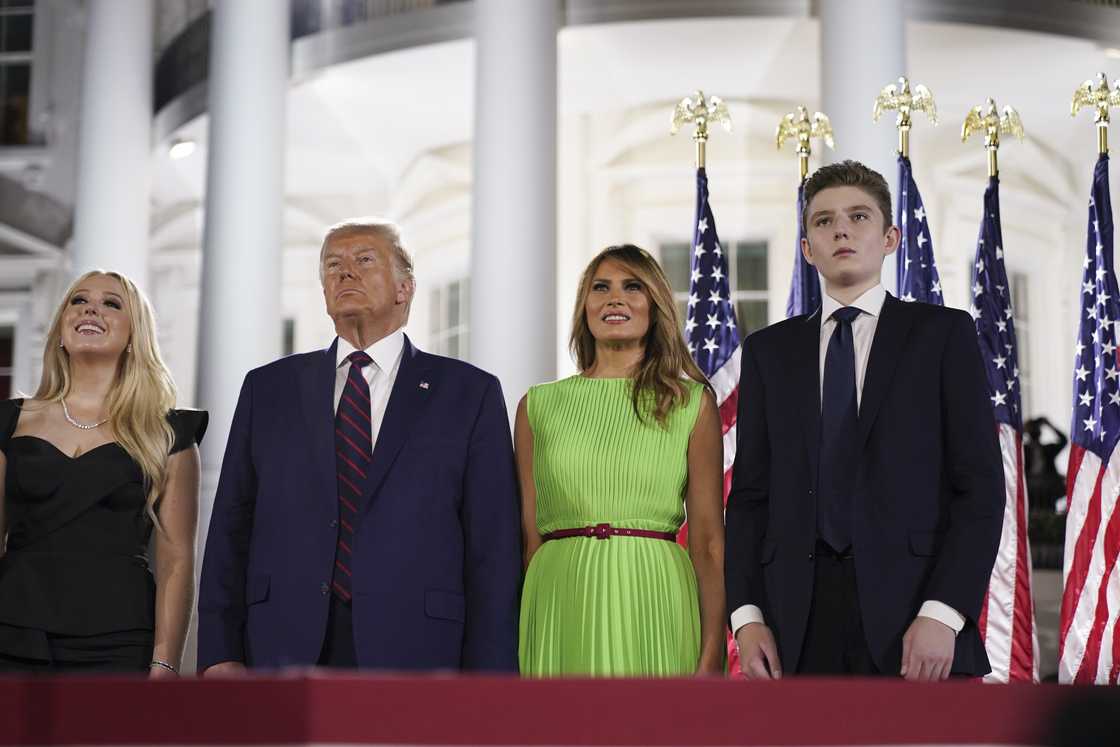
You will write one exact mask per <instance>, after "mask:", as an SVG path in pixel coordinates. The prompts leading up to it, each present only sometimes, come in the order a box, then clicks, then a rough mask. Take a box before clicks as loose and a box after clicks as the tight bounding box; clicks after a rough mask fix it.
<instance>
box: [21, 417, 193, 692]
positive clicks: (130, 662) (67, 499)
mask: <svg viewBox="0 0 1120 747" xmlns="http://www.w3.org/2000/svg"><path fill="white" fill-rule="evenodd" d="M22 404H23V400H19V399H14V400H6V401H0V451H3V452H4V456H5V458H6V460H7V468H6V476H5V482H4V508H5V514H6V519H7V525H8V544H7V552H6V553H5V555H4V556H3V557H0V671H13V670H19V671H35V670H45V671H59V670H84V671H137V672H141V671H147V669H148V666H149V663H150V661H151V654H152V640H153V638H152V637H153V630H154V627H155V582H154V580H153V578H152V572H151V569H150V568H149V563H148V541H149V539H150V538H151V533H152V522H151V520H150V519H149V517H148V515H147V512H146V495H145V492H144V484H143V474H142V472H141V470H140V466H139V465H138V464H136V462H134V461H133V460H132V458H131V457H130V456H129V455H128V453H127V452H126V451H125V450H124V449H123V448H122V447H121V446H120V445H119V444H117V443H115V442H113V443H107V444H104V445H102V446H98V447H96V448H94V449H91V450H89V451H87V452H85V453H84V454H81V455H79V456H77V457H69V456H67V455H66V454H64V453H63V452H61V451H59V450H58V448H57V447H55V446H54V445H53V444H52V443H51V442H49V441H46V440H44V439H41V438H37V437H35V436H24V435H20V436H14V437H13V435H12V434H13V433H14V432H15V429H16V423H17V422H18V421H19V415H20V410H21V407H22ZM208 418H209V416H208V415H207V413H206V412H204V411H200V410H172V411H170V412H169V413H168V414H167V419H168V422H170V423H171V427H172V429H173V431H174V433H175V444H174V446H173V447H172V449H171V453H172V454H174V453H176V452H179V451H182V450H183V449H186V448H188V447H190V446H191V445H192V444H196V443H199V442H201V441H202V436H203V434H204V433H205V432H206V425H207V422H208Z"/></svg>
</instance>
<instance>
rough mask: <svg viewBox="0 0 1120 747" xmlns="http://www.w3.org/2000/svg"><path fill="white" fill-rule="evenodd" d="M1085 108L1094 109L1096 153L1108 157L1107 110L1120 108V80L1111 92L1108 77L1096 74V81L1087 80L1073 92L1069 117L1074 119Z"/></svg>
mask: <svg viewBox="0 0 1120 747" xmlns="http://www.w3.org/2000/svg"><path fill="white" fill-rule="evenodd" d="M1085 107H1093V108H1094V109H1096V115H1095V116H1094V117H1093V122H1094V123H1095V124H1096V125H1097V152H1098V153H1099V154H1100V155H1102V156H1106V155H1108V124H1109V109H1112V108H1114V107H1120V80H1118V81H1116V83H1115V84H1114V85H1113V87H1112V90H1109V88H1108V77H1107V76H1106V75H1105V74H1104V73H1098V74H1097V77H1096V79H1092V80H1087V81H1085V82H1084V83H1082V84H1081V85H1080V86H1078V87H1077V90H1076V91H1074V92H1073V104H1072V106H1071V107H1070V112H1069V113H1070V116H1071V117H1076V116H1077V113H1078V112H1079V111H1081V109H1083V108H1085Z"/></svg>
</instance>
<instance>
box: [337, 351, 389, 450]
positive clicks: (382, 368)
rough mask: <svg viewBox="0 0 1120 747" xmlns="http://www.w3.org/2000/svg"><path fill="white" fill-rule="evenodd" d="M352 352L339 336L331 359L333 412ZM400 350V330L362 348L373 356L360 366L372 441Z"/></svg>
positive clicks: (346, 374) (384, 405)
mask: <svg viewBox="0 0 1120 747" xmlns="http://www.w3.org/2000/svg"><path fill="white" fill-rule="evenodd" d="M354 351H355V348H354V346H353V345H351V344H350V343H348V342H347V341H346V340H344V339H342V338H341V337H339V338H338V356H337V357H336V358H335V366H336V368H335V372H334V411H335V412H338V403H339V402H340V401H342V390H343V389H345V388H346V378H347V377H348V376H349V375H350V361H348V360H346V358H347V356H349V355H350V354H351V353H353V352H354ZM403 351H404V332H402V331H400V330H399V329H398V330H397V331H396V332H393V333H392V334H390V335H388V336H386V337H382V338H381V339H380V340H378V341H377V342H375V343H373V344H372V345H370V346H369V347H368V348H366V353H367V354H368V355H369V357H370V358H372V359H373V363H371V364H369V365H368V366H366V367H365V368H363V369H362V376H363V377H364V378H365V380H366V383H368V384H369V419H370V422H371V423H372V424H373V427H372V429H371V430H370V437H371V438H372V441H373V443H374V444H376V443H377V434H378V432H380V431H381V421H382V420H384V419H385V408H386V407H387V406H388V405H389V395H390V394H392V392H393V382H395V381H396V380H397V371H398V370H399V369H400V367H401V353H402V352H403Z"/></svg>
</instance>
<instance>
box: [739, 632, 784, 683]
mask: <svg viewBox="0 0 1120 747" xmlns="http://www.w3.org/2000/svg"><path fill="white" fill-rule="evenodd" d="M735 643H736V644H738V646H739V666H740V668H741V669H742V670H743V676H744V677H746V678H747V679H748V680H780V679H781V678H782V662H781V660H780V659H779V658H778V645H777V644H776V643H775V642H774V634H773V633H772V632H771V631H770V628H768V627H766V625H764V624H763V623H758V622H754V623H748V624H746V625H744V626H743V627H741V628H739V631H738V632H737V633H736V634H735Z"/></svg>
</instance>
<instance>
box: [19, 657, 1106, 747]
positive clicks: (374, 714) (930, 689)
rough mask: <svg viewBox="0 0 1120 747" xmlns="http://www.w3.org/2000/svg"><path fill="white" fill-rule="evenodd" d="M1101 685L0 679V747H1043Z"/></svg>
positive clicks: (302, 677) (303, 676)
mask: <svg viewBox="0 0 1120 747" xmlns="http://www.w3.org/2000/svg"><path fill="white" fill-rule="evenodd" d="M1102 693H1103V688H1102V689H1099V690H1097V691H1095V692H1092V693H1091V692H1090V690H1089V689H1083V688H1060V687H1057V686H1053V685H1043V686H1030V685H1010V686H991V685H981V684H974V683H966V682H959V683H954V682H950V683H943V684H937V685H910V684H907V683H902V682H897V681H880V680H850V681H841V680H812V679H801V680H797V679H789V678H787V679H786V680H783V681H781V682H774V683H748V682H743V681H731V680H615V681H606V680H538V681H529V680H518V679H515V678H508V679H507V678H497V677H477V678H476V677H452V676H447V677H360V676H345V675H318V674H314V673H312V674H308V673H300V674H294V675H291V676H287V677H250V678H246V679H241V680H219V681H216V680H197V679H182V680H175V681H164V682H147V681H145V680H130V679H124V678H93V677H90V678H85V677H58V678H38V679H35V678H29V679H3V678H0V745H55V744H57V745H90V746H93V745H139V744H166V745H297V744H392V745H414V744H415V745H468V744H471V745H519V744H521V745H617V746H628V745H707V746H714V745H731V744H753V745H870V744H896V745H905V744H924V745H930V744H954V745H961V744H986V745H1034V744H1043V743H1045V742H1046V741H1047V736H1048V735H1049V734H1050V733H1051V732H1052V731H1053V724H1054V723H1055V718H1059V717H1060V716H1061V712H1062V710H1063V709H1068V708H1070V707H1072V706H1075V705H1077V704H1078V703H1079V702H1081V701H1083V700H1084V699H1085V698H1086V697H1091V696H1093V695H1099V694H1102ZM1104 694H1106V695H1108V694H1107V693H1104ZM1109 697H1111V695H1109ZM1111 699H1112V700H1113V701H1114V703H1113V705H1120V703H1117V702H1115V701H1117V698H1116V697H1111ZM1114 736H1116V735H1114ZM1117 739H1118V740H1120V737H1117Z"/></svg>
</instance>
